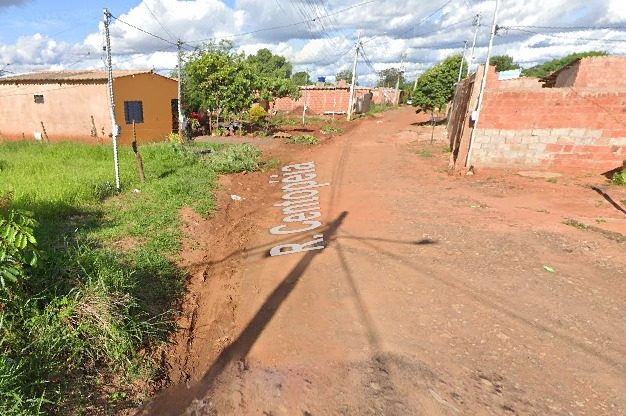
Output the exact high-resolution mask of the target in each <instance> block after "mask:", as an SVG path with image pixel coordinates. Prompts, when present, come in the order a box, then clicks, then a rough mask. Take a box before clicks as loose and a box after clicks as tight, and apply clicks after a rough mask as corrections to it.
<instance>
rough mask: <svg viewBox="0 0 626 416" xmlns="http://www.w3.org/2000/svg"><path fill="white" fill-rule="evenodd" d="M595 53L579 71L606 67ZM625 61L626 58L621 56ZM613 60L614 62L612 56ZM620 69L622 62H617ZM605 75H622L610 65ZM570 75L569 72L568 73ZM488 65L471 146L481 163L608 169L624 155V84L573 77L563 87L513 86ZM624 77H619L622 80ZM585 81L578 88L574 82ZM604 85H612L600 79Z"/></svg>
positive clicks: (473, 153) (625, 123) (625, 133)
mask: <svg viewBox="0 0 626 416" xmlns="http://www.w3.org/2000/svg"><path fill="white" fill-rule="evenodd" d="M598 60H599V58H592V59H590V60H589V61H591V62H592V65H590V67H589V68H586V65H585V62H586V61H587V60H582V61H581V66H580V68H578V69H577V73H578V74H584V73H588V74H591V70H592V69H594V68H596V69H597V68H599V67H603V68H604V67H605V66H604V64H602V65H601V64H600V63H599V62H597V61H598ZM617 61H618V62H619V63H620V65H621V64H623V63H626V59H624V58H617ZM610 62H612V63H615V62H616V61H615V59H613V58H611V59H610ZM618 67H620V68H621V66H619V65H618ZM603 74H605V75H606V76H607V77H611V78H614V79H615V78H620V79H621V78H622V77H624V74H626V72H622V73H621V74H620V73H618V72H616V71H613V69H611V70H606V71H604V72H603ZM567 76H568V78H569V79H571V74H568V75H567ZM507 82H511V81H498V80H497V78H496V74H495V70H494V68H490V74H489V82H488V83H487V89H486V91H485V97H484V102H483V109H482V113H481V116H480V120H479V125H478V129H477V131H476V135H475V140H474V142H473V145H472V158H471V161H472V164H475V165H477V166H494V167H510V166H539V167H555V168H581V169H585V170H591V171H607V170H611V169H614V168H616V167H619V166H621V165H622V163H623V161H624V159H626V88H621V89H619V88H612V89H607V88H604V87H599V86H598V87H596V86H594V87H590V86H589V85H590V84H592V85H600V84H601V83H599V82H597V83H591V82H590V81H588V80H587V81H584V80H583V81H580V80H579V78H576V79H575V80H574V86H572V87H564V88H542V89H540V88H536V87H535V86H530V87H528V88H521V89H520V88H510V87H508V86H507ZM619 82H623V81H616V80H615V83H619ZM579 83H580V85H585V87H577V86H576V85H579ZM602 85H608V83H607V82H606V81H602Z"/></svg>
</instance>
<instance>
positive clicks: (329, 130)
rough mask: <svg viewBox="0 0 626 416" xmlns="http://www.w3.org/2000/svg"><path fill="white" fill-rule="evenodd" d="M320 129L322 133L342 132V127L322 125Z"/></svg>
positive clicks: (333, 133)
mask: <svg viewBox="0 0 626 416" xmlns="http://www.w3.org/2000/svg"><path fill="white" fill-rule="evenodd" d="M320 131H321V132H322V133H324V134H332V135H335V134H343V129H342V128H341V127H335V126H323V127H322V128H321V129H320Z"/></svg>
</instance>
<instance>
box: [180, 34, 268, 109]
mask: <svg viewBox="0 0 626 416" xmlns="http://www.w3.org/2000/svg"><path fill="white" fill-rule="evenodd" d="M255 80H256V78H255V71H254V68H253V67H252V66H251V65H249V64H248V63H247V62H246V61H245V59H244V56H243V55H240V54H237V53H235V52H234V49H233V44H232V43H230V42H221V43H220V44H217V45H216V44H209V45H206V46H205V47H204V48H202V49H199V50H196V51H194V52H192V53H191V55H189V56H188V57H187V59H186V63H185V66H184V80H183V93H184V100H183V102H184V103H185V106H186V107H187V110H189V111H198V110H200V109H206V110H208V111H209V112H217V113H218V114H220V113H223V112H227V113H228V112H232V113H236V112H240V111H241V110H243V109H246V108H248V107H250V105H251V104H252V100H253V97H254V92H255V87H256V84H255Z"/></svg>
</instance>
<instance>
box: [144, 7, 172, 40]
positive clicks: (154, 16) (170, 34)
mask: <svg viewBox="0 0 626 416" xmlns="http://www.w3.org/2000/svg"><path fill="white" fill-rule="evenodd" d="M143 5H144V6H146V9H147V10H148V11H149V12H150V14H151V15H152V17H153V18H154V20H155V21H156V22H157V23H158V24H159V26H161V28H162V29H163V30H164V31H165V33H167V34H168V35H169V36H170V38H172V40H175V39H176V36H174V35H173V34H172V32H170V31H169V30H167V28H166V27H165V26H163V23H161V21H160V20H159V19H158V18H157V17H156V15H155V14H154V12H153V11H152V9H150V7H148V2H147V1H144V2H143Z"/></svg>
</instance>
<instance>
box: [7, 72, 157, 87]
mask: <svg viewBox="0 0 626 416" xmlns="http://www.w3.org/2000/svg"><path fill="white" fill-rule="evenodd" d="M151 72H152V71H151V70H149V69H143V70H120V71H113V78H120V77H126V76H130V75H138V74H147V73H151ZM106 81H107V73H106V72H105V71H104V70H79V71H42V72H30V73H26V74H18V75H11V76H6V77H0V84H14V83H34V84H46V83H55V84H56V83H81V82H85V83H89V82H106Z"/></svg>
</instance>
